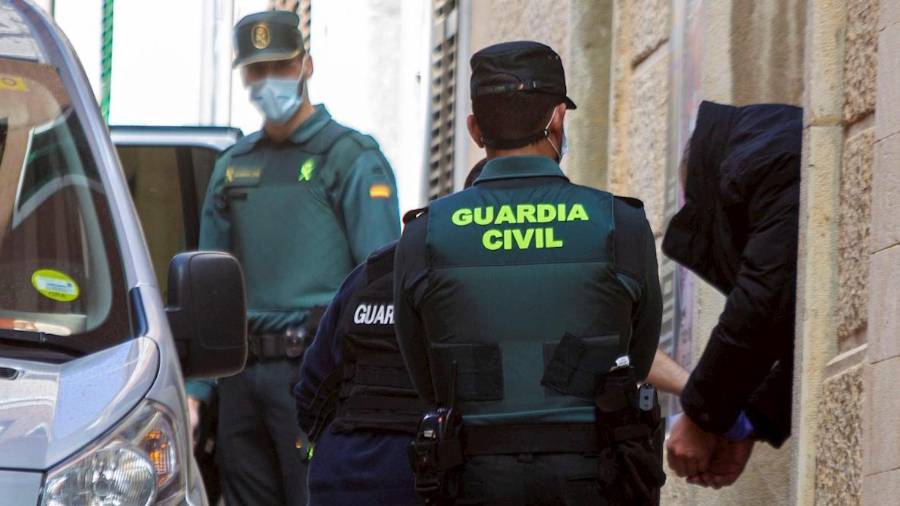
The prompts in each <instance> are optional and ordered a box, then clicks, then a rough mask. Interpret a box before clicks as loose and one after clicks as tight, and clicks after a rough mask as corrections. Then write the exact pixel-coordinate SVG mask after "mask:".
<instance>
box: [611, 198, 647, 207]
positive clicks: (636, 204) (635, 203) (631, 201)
mask: <svg viewBox="0 0 900 506" xmlns="http://www.w3.org/2000/svg"><path fill="white" fill-rule="evenodd" d="M616 200H618V201H619V202H624V203H626V204H628V205H629V206H631V207H633V208H635V209H643V208H644V201H642V200H641V199H636V198H634V197H620V196H618V195H616Z"/></svg>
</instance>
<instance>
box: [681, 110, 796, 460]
mask: <svg viewBox="0 0 900 506" xmlns="http://www.w3.org/2000/svg"><path fill="white" fill-rule="evenodd" d="M802 124H803V111H802V109H800V108H798V107H793V106H788V105H777V104H767V105H751V106H746V107H734V106H728V105H720V104H715V103H712V102H703V103H702V104H701V105H700V111H699V113H698V116H697V126H696V128H695V129H694V134H693V135H692V136H691V141H690V146H689V154H688V165H687V169H688V171H687V179H686V181H685V204H684V207H682V209H681V210H680V211H679V212H678V214H676V215H675V216H674V217H673V218H672V221H671V223H670V224H669V228H668V230H667V232H666V236H665V239H664V240H663V251H664V252H665V253H666V255H668V256H669V257H671V258H672V259H673V260H675V261H677V262H678V263H680V264H682V265H684V266H685V267H687V268H688V269H690V270H691V271H693V272H694V273H696V274H697V275H698V276H700V277H701V278H703V279H704V280H706V281H707V282H709V283H710V284H712V285H713V286H714V287H716V288H717V289H718V290H720V291H721V292H722V293H724V294H725V295H726V296H727V302H726V304H725V310H724V311H723V312H722V314H721V316H720V317H719V323H718V325H716V327H715V328H714V329H713V331H712V335H711V336H710V339H709V344H708V345H707V346H706V350H705V351H704V353H703V356H702V357H701V358H700V361H699V363H698V364H697V367H696V369H694V372H693V373H692V374H691V377H690V380H689V381H688V384H687V386H686V387H685V389H684V393H683V394H682V396H681V402H682V405H683V407H684V411H685V413H686V414H687V415H688V416H690V417H691V419H692V420H693V421H694V422H695V423H697V424H698V425H699V426H700V427H701V428H703V429H704V430H707V431H709V432H715V433H722V432H726V431H727V430H728V429H729V427H730V426H731V425H732V423H733V422H734V421H735V419H736V418H737V416H738V414H739V413H740V412H741V411H742V410H743V411H745V412H746V413H747V415H748V417H749V418H750V421H751V422H752V423H753V426H754V428H755V430H756V432H757V434H758V435H759V436H761V437H762V438H764V439H765V440H767V441H768V442H769V443H771V444H772V445H773V446H780V445H781V444H782V443H783V442H784V440H785V439H787V437H788V436H789V435H790V422H791V387H792V374H793V372H792V371H793V345H794V313H795V307H796V275H797V235H798V222H799V199H800V149H801V142H802Z"/></svg>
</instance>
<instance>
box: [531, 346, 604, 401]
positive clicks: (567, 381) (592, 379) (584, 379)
mask: <svg viewBox="0 0 900 506" xmlns="http://www.w3.org/2000/svg"><path fill="white" fill-rule="evenodd" d="M619 350H620V346H619V336H618V334H611V335H605V336H595V337H575V336H573V335H572V334H569V333H566V335H564V336H563V338H562V339H561V340H560V341H559V343H545V344H544V363H545V367H544V376H543V377H542V378H541V384H542V385H544V386H545V387H547V389H549V392H548V393H549V395H553V394H554V393H555V394H560V395H570V396H573V397H578V398H581V399H584V400H587V401H591V402H593V401H594V394H595V391H594V390H595V386H596V378H597V376H598V375H600V374H604V373H606V372H608V371H609V369H610V368H611V367H612V366H613V365H615V361H616V358H617V356H618V355H620V354H621V353H620V352H619Z"/></svg>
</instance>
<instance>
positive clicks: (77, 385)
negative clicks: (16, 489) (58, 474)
mask: <svg viewBox="0 0 900 506" xmlns="http://www.w3.org/2000/svg"><path fill="white" fill-rule="evenodd" d="M159 362H160V361H159V351H158V347H157V345H156V343H155V342H154V341H153V340H152V339H148V338H137V339H132V340H130V341H126V342H124V343H122V344H120V345H117V346H113V347H111V348H108V349H106V350H103V351H99V352H97V353H93V354H90V355H86V356H84V357H81V358H78V359H75V360H71V361H69V362H66V363H64V364H52V363H44V362H34V361H26V360H15V359H10V358H5V357H0V367H8V368H12V369H15V370H16V371H18V375H17V377H16V378H15V379H12V380H0V391H2V392H3V395H2V396H0V468H7V469H10V468H12V469H22V470H35V471H44V470H47V469H49V468H51V467H53V466H54V465H56V464H58V463H59V462H61V461H63V460H65V459H66V458H68V457H70V456H72V455H73V454H75V453H77V452H78V450H79V449H81V448H82V447H84V446H85V445H87V444H88V443H90V442H91V441H94V440H95V439H96V438H98V437H99V436H101V435H102V434H103V433H105V432H106V431H108V430H109V429H110V428H111V427H113V426H114V425H115V424H116V423H117V422H118V421H119V420H121V419H122V418H123V417H124V416H125V415H126V414H128V412H129V411H131V410H132V409H133V408H134V407H135V406H136V405H137V404H138V402H140V401H141V400H142V399H143V398H144V397H145V396H146V394H147V392H148V391H149V390H150V388H151V386H152V385H153V383H154V381H155V380H156V376H157V371H158V370H159ZM0 490H4V491H5V490H6V489H5V488H3V487H2V485H0Z"/></svg>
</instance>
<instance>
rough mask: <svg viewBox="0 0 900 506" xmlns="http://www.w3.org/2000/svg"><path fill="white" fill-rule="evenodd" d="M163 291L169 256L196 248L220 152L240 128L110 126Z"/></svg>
mask: <svg viewBox="0 0 900 506" xmlns="http://www.w3.org/2000/svg"><path fill="white" fill-rule="evenodd" d="M110 134H111V137H112V141H113V143H114V144H115V146H116V149H117V150H118V152H119V160H121V162H122V170H123V171H124V172H125V177H126V179H127V181H128V187H129V189H130V190H131V196H132V198H133V199H134V205H135V207H136V208H137V212H138V216H139V217H140V220H141V225H142V227H143V229H144V236H145V237H146V240H147V247H148V248H149V249H150V259H151V261H152V262H153V268H154V269H155V271H156V277H157V281H158V283H159V289H160V292H161V293H162V294H165V293H166V289H167V275H166V273H167V271H168V264H169V260H171V258H172V257H173V256H174V255H175V254H176V253H178V252H180V251H190V250H196V249H197V242H198V239H199V237H200V213H201V209H202V207H203V198H204V196H205V195H206V187H207V185H208V184H209V178H210V176H211V175H212V171H213V166H214V165H215V162H216V158H217V157H218V156H219V153H221V152H222V151H224V150H225V149H227V148H228V147H229V146H231V145H232V144H234V143H235V142H236V141H237V140H238V139H239V138H240V137H241V135H242V134H241V131H240V130H239V129H237V128H229V127H155V126H154V127H150V126H113V127H110Z"/></svg>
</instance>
